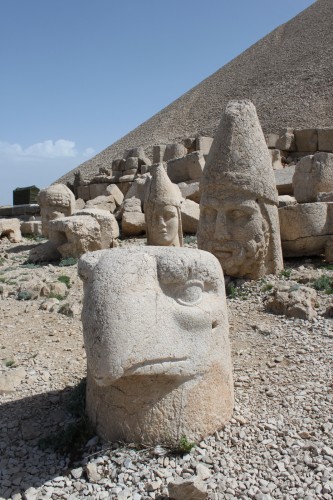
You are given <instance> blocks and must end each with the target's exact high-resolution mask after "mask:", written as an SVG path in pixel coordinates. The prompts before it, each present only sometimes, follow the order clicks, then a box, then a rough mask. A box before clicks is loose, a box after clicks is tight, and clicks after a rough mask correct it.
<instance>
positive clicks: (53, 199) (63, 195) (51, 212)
mask: <svg viewBox="0 0 333 500" xmlns="http://www.w3.org/2000/svg"><path fill="white" fill-rule="evenodd" d="M37 202H38V204H39V206H40V213H41V217H42V232H43V235H44V236H45V237H46V238H48V236H49V229H48V223H49V221H50V220H54V219H57V218H59V217H63V216H65V217H66V216H69V215H72V214H73V213H74V211H75V196H74V194H73V193H72V191H71V190H70V189H69V188H68V187H67V186H65V185H64V184H52V185H51V186H49V187H48V188H46V189H41V191H39V193H38V197H37Z"/></svg>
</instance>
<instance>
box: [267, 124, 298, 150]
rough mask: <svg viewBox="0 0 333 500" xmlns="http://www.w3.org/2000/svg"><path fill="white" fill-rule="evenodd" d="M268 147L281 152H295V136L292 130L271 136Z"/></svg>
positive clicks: (285, 130)
mask: <svg viewBox="0 0 333 500" xmlns="http://www.w3.org/2000/svg"><path fill="white" fill-rule="evenodd" d="M267 145H268V147H269V148H271V149H280V150H281V151H295V150H296V144H295V135H294V130H293V129H292V128H287V129H284V130H281V132H280V133H278V134H269V135H268V138H267Z"/></svg>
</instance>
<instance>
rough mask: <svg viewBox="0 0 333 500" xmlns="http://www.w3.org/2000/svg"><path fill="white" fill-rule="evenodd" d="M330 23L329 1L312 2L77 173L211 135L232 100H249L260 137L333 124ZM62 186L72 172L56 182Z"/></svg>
mask: <svg viewBox="0 0 333 500" xmlns="http://www.w3.org/2000/svg"><path fill="white" fill-rule="evenodd" d="M332 26H333V4H332V0H317V1H316V2H315V3H314V4H313V5H311V6H310V7H309V8H307V9H306V10H304V11H303V12H301V13H300V14H299V15H297V16H296V17H294V18H293V19H291V20H290V21H289V22H287V23H285V24H283V25H281V26H279V27H278V28H276V29H275V30H274V31H272V32H271V33H269V34H268V35H267V36H265V37H264V38H263V39H261V40H259V41H258V42H257V43H255V44H254V45H252V46H251V47H250V48H248V49H247V50H246V51H245V52H243V53H242V54H240V55H239V56H238V57H236V58H235V59H233V60H232V61H231V62H229V63H228V64H226V65H225V66H223V67H222V68H220V69H219V70H218V71H216V73H214V74H212V75H211V76H209V77H208V78H207V79H205V80H204V81H202V82H201V83H199V84H198V85H197V86H196V87H194V88H192V89H191V90H189V91H188V92H187V93H185V94H184V95H182V96H181V97H179V98H178V99H177V100H176V101H174V102H173V103H171V104H170V105H169V106H167V107H166V108H164V109H162V110H161V111H160V112H159V113H157V114H156V115H154V116H153V117H152V118H150V119H149V120H147V121H146V122H144V123H143V124H141V125H140V126H139V127H137V128H136V129H134V130H132V131H131V132H130V133H129V134H127V135H125V136H124V137H123V138H121V139H120V140H119V141H117V142H115V143H114V144H112V145H111V146H109V147H108V148H106V149H105V150H104V151H102V152H101V153H99V154H97V155H96V156H95V157H93V158H92V159H90V160H88V161H86V162H85V163H83V164H82V165H80V166H79V167H78V168H79V169H80V170H81V171H82V172H83V173H84V175H85V176H86V177H89V176H92V175H93V174H94V173H96V171H98V166H106V165H109V164H110V160H112V159H113V158H117V157H118V156H121V155H122V153H123V151H124V150H125V149H128V148H133V147H136V146H144V147H146V148H147V150H148V152H149V149H150V147H151V146H153V145H154V144H160V143H164V144H165V143H169V142H174V141H177V140H181V139H184V138H185V137H193V136H196V135H197V134H202V135H209V136H214V133H215V130H216V129H217V126H218V123H219V120H220V117H221V113H222V110H223V108H224V107H225V105H226V103H227V102H228V101H229V100H231V99H241V98H248V99H250V100H252V101H253V103H254V105H255V106H256V108H257V112H258V116H259V119H260V122H261V124H262V127H263V129H264V132H265V133H267V132H276V131H278V130H279V129H281V128H285V127H287V126H289V127H293V128H318V127H330V126H332V116H333V99H332V86H333V58H332V51H333V30H332ZM235 36H236V35H235ZM230 43H231V44H232V40H230ZM221 50H222V48H221ZM171 71H172V70H171ZM172 77H173V78H177V75H173V76H172ZM124 113H126V107H125V106H124ZM67 181H73V171H71V172H69V173H68V174H66V175H64V176H63V177H61V178H60V179H59V180H58V182H67Z"/></svg>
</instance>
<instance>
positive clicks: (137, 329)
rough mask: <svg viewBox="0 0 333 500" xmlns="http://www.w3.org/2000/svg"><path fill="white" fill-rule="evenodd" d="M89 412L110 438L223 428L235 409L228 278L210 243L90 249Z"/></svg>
mask: <svg viewBox="0 0 333 500" xmlns="http://www.w3.org/2000/svg"><path fill="white" fill-rule="evenodd" d="M79 275H80V277H81V278H82V280H83V283H84V302H83V309H82V322H83V334H84V342H85V348H86V352H87V365H88V378H87V411H88V414H89V416H90V418H91V419H92V421H93V423H94V424H95V425H96V428H97V431H98V432H99V434H100V435H102V436H103V437H104V438H105V439H109V440H119V439H122V440H125V441H128V440H130V441H134V442H141V443H150V444H154V443H155V444H156V443H162V442H164V443H166V442H170V443H176V442H177V441H178V440H179V439H180V437H181V436H182V435H183V434H185V435H186V436H187V437H188V438H189V439H192V440H200V439H202V437H204V436H206V435H208V434H210V433H213V432H214V431H215V430H217V429H219V428H221V427H222V426H223V424H224V423H225V422H226V421H227V420H228V419H229V418H230V416H231V413H232V408H233V384H232V370H231V359H230V347H229V338H228V330H229V328H228V319H227V307H226V301H225V291H224V280H223V274H222V270H221V267H220V265H219V263H218V261H217V259H216V258H215V257H214V256H213V255H211V254H209V253H207V252H203V251H201V250H194V249H182V248H167V247H133V248H116V249H113V250H103V251H98V252H92V253H88V254H85V255H84V256H82V257H81V259H80V261H79Z"/></svg>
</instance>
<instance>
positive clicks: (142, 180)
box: [125, 173, 151, 206]
mask: <svg viewBox="0 0 333 500" xmlns="http://www.w3.org/2000/svg"><path fill="white" fill-rule="evenodd" d="M150 181H151V175H150V174H149V173H147V174H144V175H141V176H138V177H136V178H135V179H134V181H133V183H132V185H131V187H130V189H129V190H128V191H127V193H126V196H125V199H126V200H127V199H128V198H133V197H134V198H137V199H139V200H140V202H141V205H142V206H143V204H144V201H145V199H146V198H147V192H148V188H149V183H150Z"/></svg>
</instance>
